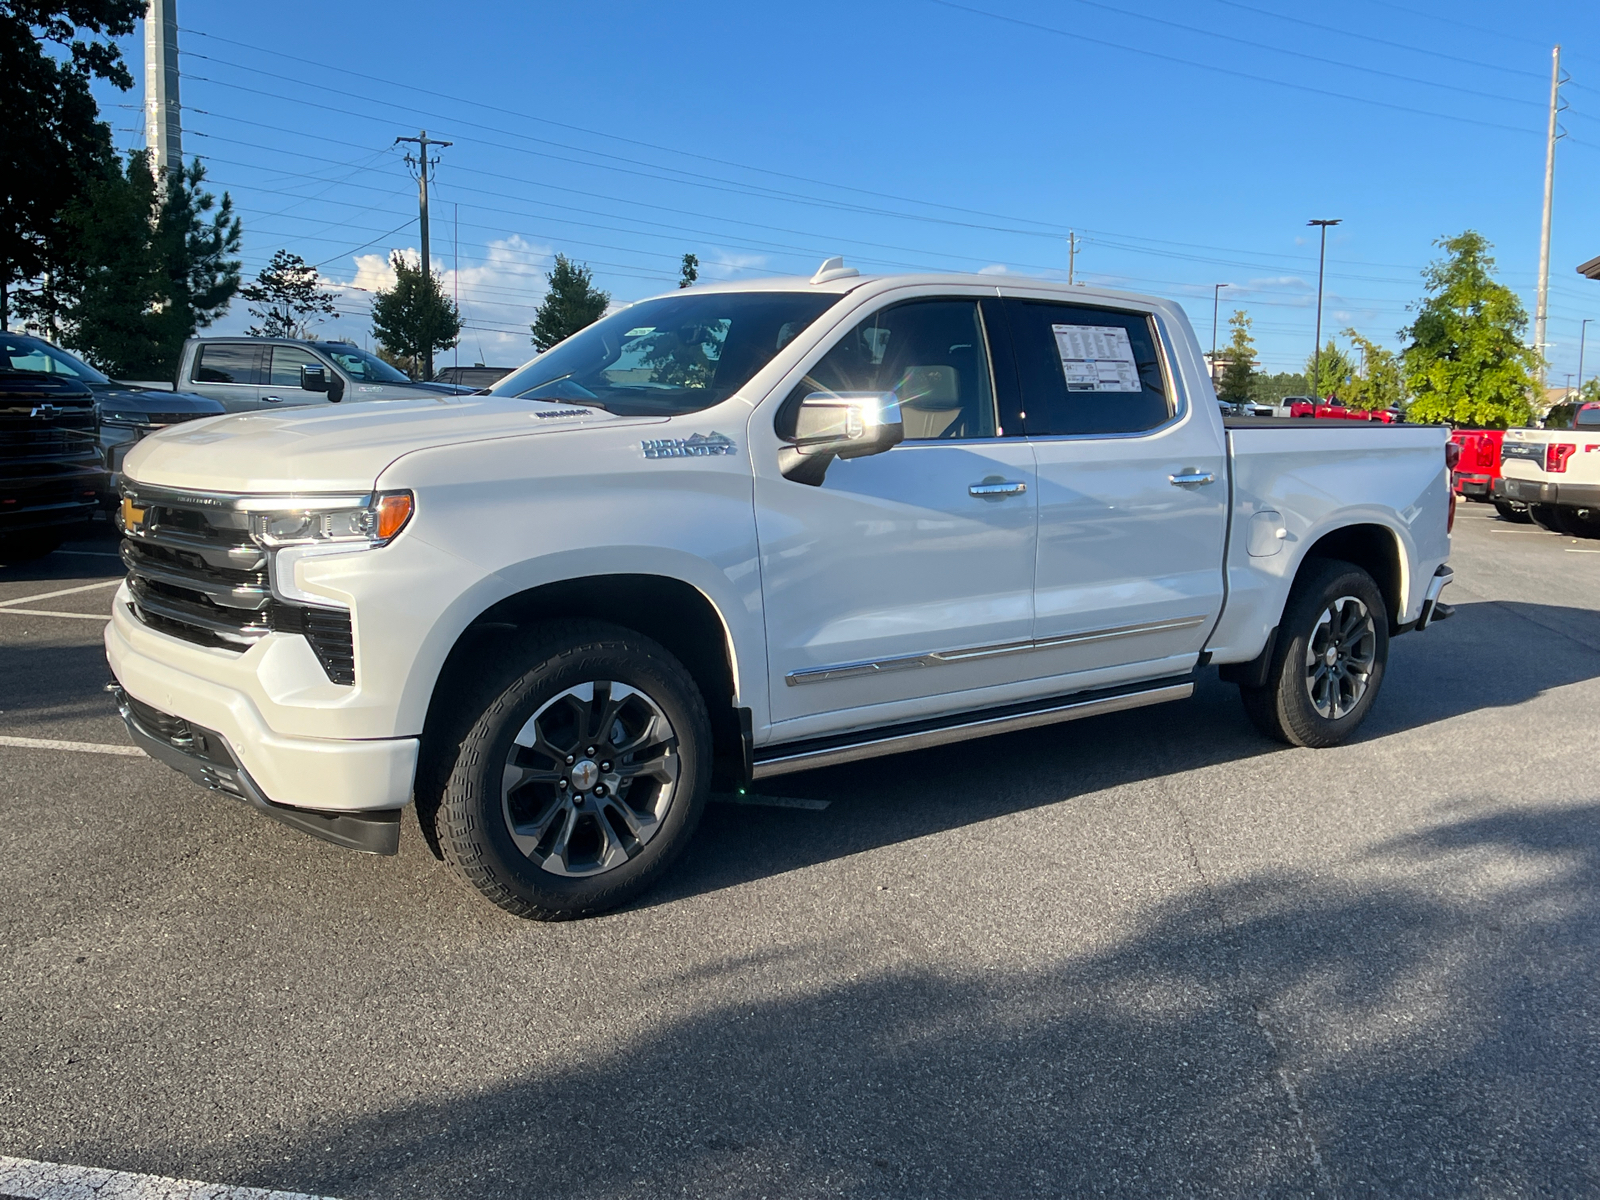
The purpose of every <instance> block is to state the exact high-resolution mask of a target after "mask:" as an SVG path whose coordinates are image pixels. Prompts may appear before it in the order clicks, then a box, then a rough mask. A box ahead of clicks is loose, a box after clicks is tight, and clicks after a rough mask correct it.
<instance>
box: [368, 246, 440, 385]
mask: <svg viewBox="0 0 1600 1200" xmlns="http://www.w3.org/2000/svg"><path fill="white" fill-rule="evenodd" d="M389 265H390V266H391V267H393V268H394V276H395V280H394V286H393V287H391V288H389V289H387V290H386V291H381V292H379V293H378V294H377V295H376V296H375V297H373V300H372V336H373V337H374V338H375V339H377V342H378V345H379V346H381V347H382V348H383V349H384V350H386V351H388V355H387V356H386V357H388V358H389V361H391V362H395V361H397V360H399V361H405V362H407V363H408V364H409V365H408V367H407V373H408V374H410V375H411V377H412V378H413V379H415V378H416V377H417V376H418V375H420V374H423V373H425V371H426V368H425V367H424V366H423V365H422V364H423V363H424V362H425V361H427V360H428V359H429V358H430V357H431V356H432V355H433V354H435V353H437V352H438V351H440V350H448V349H449V348H450V347H451V346H454V345H455V344H456V339H457V338H459V337H460V336H461V313H460V311H459V310H457V308H456V306H455V303H454V302H453V301H452V300H451V299H450V297H449V296H447V295H446V294H445V290H444V284H443V283H441V282H440V280H439V277H438V276H437V275H435V274H434V273H433V272H432V271H425V270H423V269H422V264H421V263H420V262H419V263H416V264H413V263H412V262H411V261H410V260H409V259H407V258H406V257H405V255H403V254H401V253H400V252H399V251H398V250H397V251H395V252H394V253H393V254H391V255H390V256H389Z"/></svg>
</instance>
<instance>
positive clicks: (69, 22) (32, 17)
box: [0, 0, 145, 329]
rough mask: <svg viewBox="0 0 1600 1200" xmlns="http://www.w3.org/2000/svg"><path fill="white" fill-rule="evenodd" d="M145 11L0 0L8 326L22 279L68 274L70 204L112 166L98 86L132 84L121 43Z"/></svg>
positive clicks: (1, 214)
mask: <svg viewBox="0 0 1600 1200" xmlns="http://www.w3.org/2000/svg"><path fill="white" fill-rule="evenodd" d="M144 9H145V4H144V0H0V113H4V114H5V120H4V132H3V133H0V329H4V328H6V327H7V324H8V321H9V318H10V313H11V310H12V307H13V304H12V295H11V293H12V291H13V290H14V289H15V287H16V286H17V285H18V284H23V283H26V282H27V281H29V280H35V279H39V278H40V277H41V276H45V275H54V274H59V273H60V271H61V269H62V267H63V265H64V260H65V258H66V256H67V254H68V252H69V250H70V245H71V241H70V232H69V230H68V229H67V228H66V227H65V224H64V217H65V215H66V213H67V210H68V209H69V208H70V207H71V206H72V205H73V203H74V202H75V201H80V200H81V199H82V198H83V195H84V192H85V189H86V188H87V187H88V185H89V184H90V182H91V181H93V180H94V179H96V178H99V177H101V176H102V175H104V174H105V173H106V172H107V170H109V169H110V164H111V163H112V162H113V160H114V155H113V153H112V149H111V130H110V129H109V128H108V127H107V126H106V124H105V123H104V122H103V121H101V120H100V119H99V115H100V114H99V109H98V108H97V107H96V105H95V102H94V97H93V95H91V94H90V90H89V87H90V83H91V81H93V80H95V79H103V80H105V81H107V82H108V83H110V84H111V85H112V86H113V87H116V88H120V89H121V90H123V91H127V90H128V89H129V88H131V87H132V86H133V76H132V75H130V74H129V73H128V68H127V66H126V65H125V64H124V63H123V61H122V52H121V51H120V50H119V49H118V47H117V44H116V42H115V41H114V40H112V39H114V38H118V37H122V36H124V35H126V34H129V33H132V32H133V29H134V22H135V21H136V20H137V19H138V18H139V17H140V16H142V15H143V14H144ZM52 303H53V302H52V301H51V300H48V299H47V300H46V301H45V305H46V306H47V307H48V306H50V305H51V304H52Z"/></svg>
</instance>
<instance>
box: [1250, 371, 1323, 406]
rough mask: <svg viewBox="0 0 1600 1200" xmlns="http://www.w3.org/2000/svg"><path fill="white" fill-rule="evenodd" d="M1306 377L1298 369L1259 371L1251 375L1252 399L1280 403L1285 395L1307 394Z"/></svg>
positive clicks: (1256, 402)
mask: <svg viewBox="0 0 1600 1200" xmlns="http://www.w3.org/2000/svg"><path fill="white" fill-rule="evenodd" d="M1305 395H1309V393H1308V392H1307V391H1306V377H1305V376H1304V375H1303V374H1301V373H1300V372H1297V371H1279V372H1277V373H1275V374H1272V375H1268V374H1266V373H1265V372H1262V371H1257V372H1256V373H1255V374H1254V375H1252V376H1250V401H1251V403H1253V404H1278V403H1280V402H1282V400H1283V398H1284V397H1285V396H1305Z"/></svg>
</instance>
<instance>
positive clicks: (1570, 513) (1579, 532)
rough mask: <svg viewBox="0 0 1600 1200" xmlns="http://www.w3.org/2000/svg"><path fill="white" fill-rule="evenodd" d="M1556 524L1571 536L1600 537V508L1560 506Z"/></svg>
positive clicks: (1556, 512)
mask: <svg viewBox="0 0 1600 1200" xmlns="http://www.w3.org/2000/svg"><path fill="white" fill-rule="evenodd" d="M1555 514H1556V526H1557V527H1558V528H1559V529H1560V530H1561V532H1562V533H1564V534H1566V535H1567V536H1569V537H1578V538H1600V510H1596V509H1592V508H1567V507H1565V506H1563V507H1559V508H1557V509H1556V510H1555Z"/></svg>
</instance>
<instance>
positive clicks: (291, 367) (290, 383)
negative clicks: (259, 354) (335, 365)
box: [268, 346, 327, 388]
mask: <svg viewBox="0 0 1600 1200" xmlns="http://www.w3.org/2000/svg"><path fill="white" fill-rule="evenodd" d="M301 367H321V368H323V369H324V370H327V364H326V363H324V362H323V361H322V360H321V359H320V358H318V357H317V356H316V355H315V354H311V353H309V352H308V351H305V350H302V349H300V348H299V347H298V346H274V347H272V372H271V374H270V375H269V376H268V381H269V382H270V383H271V385H272V386H273V387H283V388H297V387H299V386H300V368H301Z"/></svg>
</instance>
